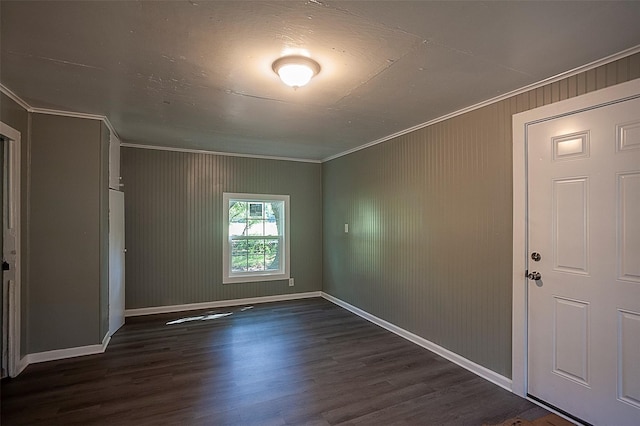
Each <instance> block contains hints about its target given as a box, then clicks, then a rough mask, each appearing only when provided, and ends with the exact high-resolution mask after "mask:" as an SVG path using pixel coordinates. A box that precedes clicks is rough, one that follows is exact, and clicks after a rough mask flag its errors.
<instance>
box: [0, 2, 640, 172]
mask: <svg viewBox="0 0 640 426" xmlns="http://www.w3.org/2000/svg"><path fill="white" fill-rule="evenodd" d="M0 15H1V16H0V18H1V34H0V35H1V39H0V40H1V42H0V48H1V56H0V82H1V83H2V84H3V85H4V86H5V87H7V88H9V89H10V90H11V91H13V92H14V93H16V94H17V95H18V96H20V97H21V98H23V99H24V100H26V101H27V102H28V103H29V104H30V105H31V106H33V107H36V108H52V109H59V110H66V111H75V112H83V113H89V114H99V115H105V116H107V117H108V119H109V121H110V122H111V123H112V125H113V127H114V128H115V130H116V131H117V132H118V134H119V136H120V137H121V139H122V140H123V142H129V143H135V144H144V145H158V146H165V147H177V148H189V149H202V150H210V151H219V152H233V153H241V154H254V155H269V156H280V157H290V158H299V159H310V160H321V159H324V158H327V157H330V156H333V155H336V154H338V153H341V152H344V151H347V150H350V149H353V148H355V147H358V146H360V145H363V144H366V143H368V142H371V141H374V140H378V139H380V138H384V137H385V136H388V135H390V134H393V133H396V132H399V131H402V130H403V129H407V128H410V127H413V126H415V125H418V124H420V123H423V122H426V121H430V120H433V119H435V118H437V117H441V116H443V115H446V114H448V113H451V112H453V111H456V110H459V109H461V108H464V107H467V106H470V105H473V104H476V103H478V102H481V101H483V100H486V99H489V98H493V97H495V96H498V95H500V94H503V93H507V92H510V91H512V90H515V89H518V88H521V87H524V86H526V85H529V84H531V83H535V82H538V81H541V80H543V79H545V78H548V77H551V76H554V75H558V74H560V73H563V72H565V71H568V70H571V69H573V68H576V67H579V66H581V65H584V64H587V63H590V62H592V61H595V60H598V59H601V58H604V57H606V56H608V55H611V54H614V53H618V52H620V51H623V50H625V49H629V48H632V47H635V46H638V45H639V44H640V2H638V1H631V2H608V1H607V2H604V1H603V2H597V1H596V2H593V1H588V2H576V1H574V2H546V1H545V2H542V1H539V2H493V1H489V2H478V1H474V2H453V1H448V2H433V1H353V2H347V1H325V0H308V1H257V2H247V1H229V2H223V1H202V0H189V1H169V2H152V1H149V2H142V1H124V2H119V1H105V2H94V1H73V2H54V1H43V2H13V1H7V0H2V2H0ZM289 52H291V53H303V54H308V55H309V56H311V57H312V58H314V59H315V60H316V61H318V62H319V63H320V64H321V66H322V70H321V72H320V74H318V76H316V78H314V79H313V80H312V81H311V83H310V84H309V85H308V86H306V87H304V88H301V89H298V90H293V89H291V88H289V87H286V86H285V85H284V84H282V83H281V82H280V81H279V80H278V78H277V76H276V75H275V74H274V72H273V71H272V69H271V64H272V62H273V61H274V60H275V59H277V58H278V57H280V56H282V55H283V54H285V53H289Z"/></svg>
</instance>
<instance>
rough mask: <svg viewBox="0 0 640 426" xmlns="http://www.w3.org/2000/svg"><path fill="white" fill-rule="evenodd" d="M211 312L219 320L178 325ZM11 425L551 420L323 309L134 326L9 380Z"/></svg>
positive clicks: (250, 311)
mask: <svg viewBox="0 0 640 426" xmlns="http://www.w3.org/2000/svg"><path fill="white" fill-rule="evenodd" d="M213 313H231V315H228V316H225V317H221V318H218V319H214V320H209V321H203V320H196V321H186V322H182V323H179V324H167V323H169V322H171V321H175V320H180V319H183V320H184V319H185V318H193V317H197V316H203V315H205V314H213ZM1 397H2V405H1V410H2V411H1V413H0V419H1V420H2V425H9V426H12V425H252V424H255V425H301V424H308V425H318V426H319V425H323V426H324V425H335V424H353V425H359V424H360V425H378V424H381V425H382V424H384V425H387V424H407V425H417V424H456V425H457V424H470V425H474V424H475V425H481V424H483V423H494V424H496V423H500V422H501V421H504V420H506V419H509V418H512V417H516V416H518V415H534V414H536V415H538V414H540V416H542V415H544V414H546V413H547V412H546V411H545V410H542V409H540V408H538V407H537V406H535V405H533V404H531V403H529V402H528V401H526V400H524V399H522V398H519V397H517V396H515V395H513V394H511V393H509V392H507V391H505V390H503V389H501V388H499V387H497V386H495V385H493V384H491V383H489V382H487V381H485V380H484V379H482V378H479V377H477V376H475V375H474V374H472V373H470V372H468V371H467V370H465V369H463V368H461V367H458V366H457V365H455V364H452V363H450V362H448V361H446V360H444V359H443V358H441V357H439V356H437V355H435V354H433V353H431V352H429V351H427V350H425V349H423V348H421V347H419V346H416V345H414V344H413V343H411V342H408V341H406V340H404V339H402V338H400V337H398V336H396V335H394V334H392V333H390V332H388V331H386V330H384V329H382V328H380V327H378V326H376V325H374V324H371V323H370V322H368V321H366V320H364V319H362V318H360V317H358V316H355V315H353V314H352V313H350V312H348V311H346V310H343V309H342V308H340V307H338V306H336V305H333V304H332V303H330V302H328V301H326V300H324V299H319V298H318V299H306V300H297V301H287V302H277V303H268V304H262V305H255V306H253V307H250V308H249V307H247V306H238V307H231V308H221V309H219V310H203V311H200V312H182V313H172V314H161V315H153V316H147V317H137V318H128V319H127V323H126V324H125V326H123V328H122V329H121V330H119V331H118V332H117V333H116V334H115V335H114V336H113V337H112V339H111V343H110V345H109V348H108V349H107V351H106V352H105V353H104V354H100V355H92V356H87V357H81V358H73V359H67V360H60V361H52V362H47V363H42V364H35V365H31V366H29V367H28V368H27V369H26V370H25V371H24V372H23V373H22V374H21V375H20V376H19V377H18V378H16V379H9V380H6V379H5V380H3V381H2V393H1Z"/></svg>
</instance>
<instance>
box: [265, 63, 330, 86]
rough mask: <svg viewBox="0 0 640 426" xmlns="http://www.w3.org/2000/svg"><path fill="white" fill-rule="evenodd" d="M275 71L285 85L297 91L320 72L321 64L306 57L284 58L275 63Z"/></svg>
mask: <svg viewBox="0 0 640 426" xmlns="http://www.w3.org/2000/svg"><path fill="white" fill-rule="evenodd" d="M273 70H274V71H275V73H276V74H278V75H279V76H280V80H282V82H283V83H284V84H286V85H287V86H290V87H293V88H294V89H297V88H298V87H302V86H304V85H306V84H307V83H309V81H311V78H312V77H313V76H314V75H316V74H318V73H319V72H320V64H318V63H317V62H316V61H314V60H313V59H311V58H307V57H306V56H283V57H282V58H279V59H276V61H275V62H274V63H273Z"/></svg>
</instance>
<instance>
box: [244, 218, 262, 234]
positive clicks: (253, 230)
mask: <svg viewBox="0 0 640 426" xmlns="http://www.w3.org/2000/svg"><path fill="white" fill-rule="evenodd" d="M247 235H259V236H263V235H264V219H262V218H260V219H249V222H248V223H247Z"/></svg>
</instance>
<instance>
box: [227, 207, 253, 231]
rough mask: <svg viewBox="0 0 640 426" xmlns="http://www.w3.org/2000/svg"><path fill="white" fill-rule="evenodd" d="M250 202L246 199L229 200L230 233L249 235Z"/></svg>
mask: <svg viewBox="0 0 640 426" xmlns="http://www.w3.org/2000/svg"><path fill="white" fill-rule="evenodd" d="M248 215H249V213H248V203H247V202H245V201H233V200H231V201H230V202H229V235H231V236H235V235H247V225H248V224H247V218H248Z"/></svg>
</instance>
